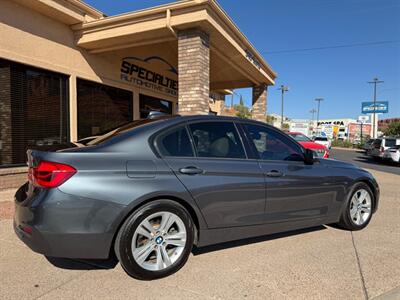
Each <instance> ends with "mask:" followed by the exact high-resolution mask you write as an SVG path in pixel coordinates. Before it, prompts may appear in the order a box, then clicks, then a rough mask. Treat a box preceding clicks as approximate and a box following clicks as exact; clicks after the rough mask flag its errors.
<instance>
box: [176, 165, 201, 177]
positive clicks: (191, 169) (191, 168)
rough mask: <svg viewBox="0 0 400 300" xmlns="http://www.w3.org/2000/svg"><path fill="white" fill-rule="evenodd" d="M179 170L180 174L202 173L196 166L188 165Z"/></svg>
mask: <svg viewBox="0 0 400 300" xmlns="http://www.w3.org/2000/svg"><path fill="white" fill-rule="evenodd" d="M179 172H180V173H182V174H186V175H196V174H201V173H203V170H202V169H199V168H197V167H194V166H189V167H184V168H180V169H179Z"/></svg>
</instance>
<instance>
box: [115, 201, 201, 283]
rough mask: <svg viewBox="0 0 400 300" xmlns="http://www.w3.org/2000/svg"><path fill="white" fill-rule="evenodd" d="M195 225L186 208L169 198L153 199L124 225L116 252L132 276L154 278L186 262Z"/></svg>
mask: <svg viewBox="0 0 400 300" xmlns="http://www.w3.org/2000/svg"><path fill="white" fill-rule="evenodd" d="M193 240H194V227H193V222H192V219H191V217H190V215H189V213H188V212H187V211H186V209H185V208H184V207H183V206H181V205H180V204H178V203H176V202H174V201H170V200H157V201H154V202H150V203H148V204H146V205H144V206H143V207H141V208H139V209H138V210H137V211H135V212H134V213H133V214H132V215H131V216H129V217H128V219H127V220H126V221H125V223H124V224H123V225H122V227H121V229H120V231H119V232H118V235H117V238H116V240H115V247H114V248H115V253H116V255H117V257H118V259H119V261H120V263H121V265H122V267H123V268H124V270H125V271H126V272H127V273H128V274H129V275H130V276H132V277H134V278H137V279H144V280H151V279H157V278H161V277H165V276H168V275H171V274H173V273H175V272H176V271H178V270H179V269H180V268H181V267H183V265H184V264H185V263H186V261H187V259H188V257H189V254H190V252H191V250H192V247H193Z"/></svg>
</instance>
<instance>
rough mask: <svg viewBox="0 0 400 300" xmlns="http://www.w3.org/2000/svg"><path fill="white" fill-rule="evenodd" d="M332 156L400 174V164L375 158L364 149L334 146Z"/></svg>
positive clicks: (373, 168) (360, 165)
mask: <svg viewBox="0 0 400 300" xmlns="http://www.w3.org/2000/svg"><path fill="white" fill-rule="evenodd" d="M331 157H332V158H333V159H337V160H343V161H347V162H351V163H353V164H356V165H357V166H359V167H361V168H363V169H372V170H377V171H381V172H387V173H392V174H396V175H400V164H396V163H393V162H389V161H384V160H374V159H373V158H372V157H371V156H368V155H366V153H365V151H363V150H352V149H346V150H345V149H338V148H332V149H331Z"/></svg>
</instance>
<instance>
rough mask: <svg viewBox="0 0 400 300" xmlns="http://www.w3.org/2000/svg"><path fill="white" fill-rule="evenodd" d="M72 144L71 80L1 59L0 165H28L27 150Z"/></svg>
mask: <svg viewBox="0 0 400 300" xmlns="http://www.w3.org/2000/svg"><path fill="white" fill-rule="evenodd" d="M68 141H69V117H68V77H67V76H65V75H61V74H58V73H54V72H49V71H46V70H41V69H37V68H33V67H29V66H25V65H22V64H17V63H14V62H10V61H7V60H0V166H15V165H24V164H25V163H26V150H27V149H29V148H39V147H43V146H54V145H60V144H65V143H67V142H68Z"/></svg>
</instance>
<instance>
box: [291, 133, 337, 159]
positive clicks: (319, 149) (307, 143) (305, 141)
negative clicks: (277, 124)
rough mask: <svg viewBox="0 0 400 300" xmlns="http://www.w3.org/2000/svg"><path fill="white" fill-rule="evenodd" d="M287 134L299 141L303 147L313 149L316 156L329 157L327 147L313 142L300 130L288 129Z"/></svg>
mask: <svg viewBox="0 0 400 300" xmlns="http://www.w3.org/2000/svg"><path fill="white" fill-rule="evenodd" d="M287 134H288V135H289V136H290V137H292V138H294V139H295V140H296V141H297V142H299V143H300V144H301V145H302V146H303V147H304V148H306V149H310V150H312V151H314V153H315V155H316V157H322V158H329V149H328V148H327V147H325V146H324V145H321V144H318V143H315V142H314V141H313V140H312V139H310V138H309V137H307V136H306V135H304V134H303V133H301V132H292V131H289V132H288V133H287Z"/></svg>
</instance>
